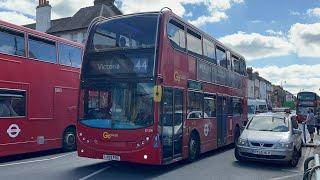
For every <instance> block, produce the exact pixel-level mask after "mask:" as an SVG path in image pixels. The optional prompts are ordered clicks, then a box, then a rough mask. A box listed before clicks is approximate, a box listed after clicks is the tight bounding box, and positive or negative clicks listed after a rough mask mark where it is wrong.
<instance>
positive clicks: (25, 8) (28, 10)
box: [0, 0, 93, 24]
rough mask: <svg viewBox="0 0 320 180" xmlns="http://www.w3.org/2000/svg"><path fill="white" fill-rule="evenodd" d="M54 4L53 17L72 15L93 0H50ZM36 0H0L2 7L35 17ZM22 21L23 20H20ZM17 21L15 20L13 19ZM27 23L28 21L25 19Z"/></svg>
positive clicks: (90, 3)
mask: <svg viewBox="0 0 320 180" xmlns="http://www.w3.org/2000/svg"><path fill="white" fill-rule="evenodd" d="M50 4H51V5H52V18H53V19H57V18H62V17H67V16H72V15H73V14H74V13H76V12H77V11H78V10H79V9H80V8H82V7H86V6H91V5H93V0H50ZM37 5H38V1H36V0H0V7H1V8H3V9H5V10H6V11H15V12H18V13H20V14H26V15H29V16H31V17H34V18H35V15H36V7H37ZM19 21H20V22H21V20H19ZM11 22H13V23H15V21H11ZM25 22H26V23H24V24H27V22H28V21H25Z"/></svg>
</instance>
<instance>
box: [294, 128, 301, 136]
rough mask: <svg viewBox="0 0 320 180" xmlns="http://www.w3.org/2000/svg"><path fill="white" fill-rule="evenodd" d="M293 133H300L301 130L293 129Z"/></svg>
mask: <svg viewBox="0 0 320 180" xmlns="http://www.w3.org/2000/svg"><path fill="white" fill-rule="evenodd" d="M293 134H299V135H300V134H302V131H301V130H300V129H293Z"/></svg>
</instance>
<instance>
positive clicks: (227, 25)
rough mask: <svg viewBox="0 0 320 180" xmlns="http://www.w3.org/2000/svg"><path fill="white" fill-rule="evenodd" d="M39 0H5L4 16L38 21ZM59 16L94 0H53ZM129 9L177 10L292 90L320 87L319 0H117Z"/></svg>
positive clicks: (0, 9) (0, 14) (0, 0)
mask: <svg viewBox="0 0 320 180" xmlns="http://www.w3.org/2000/svg"><path fill="white" fill-rule="evenodd" d="M37 3H38V1H37V0H0V19H2V20H6V21H9V22H12V23H16V24H27V23H32V22H34V21H35V7H36V6H37ZM50 4H51V5H52V7H53V13H52V16H53V18H54V19H56V18H62V17H66V16H72V15H73V14H74V13H75V12H76V11H77V10H79V9H80V8H81V7H86V6H91V5H92V4H93V0H51V1H50ZM116 5H117V6H118V7H119V8H120V9H121V10H122V11H123V12H124V13H134V12H144V11H154V10H156V11H157V10H160V9H161V7H164V6H168V7H170V8H171V9H172V10H173V11H174V12H175V13H176V14H178V15H179V16H182V17H183V18H184V19H186V20H188V21H189V22H191V23H192V24H194V25H196V26H197V27H199V28H201V29H202V30H204V31H205V32H208V33H209V34H211V35H212V36H213V37H215V38H216V39H219V40H220V41H222V42H224V43H225V44H227V45H228V46H230V47H232V48H233V49H235V50H237V51H238V52H239V53H241V54H243V55H244V56H245V57H246V59H247V63H248V66H252V67H253V68H254V70H257V71H259V73H260V75H261V76H263V77H265V78H266V79H268V80H270V81H271V82H272V83H274V84H281V81H282V84H283V86H284V88H285V89H287V90H289V91H290V92H293V93H297V92H299V91H300V90H302V89H304V90H310V91H315V92H318V93H319V88H320V73H319V72H320V0H303V1H302V0H264V1H261V0H116Z"/></svg>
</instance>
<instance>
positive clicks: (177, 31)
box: [167, 20, 186, 51]
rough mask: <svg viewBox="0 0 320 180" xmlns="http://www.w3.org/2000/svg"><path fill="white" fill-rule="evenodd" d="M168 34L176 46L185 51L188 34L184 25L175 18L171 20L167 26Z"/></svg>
mask: <svg viewBox="0 0 320 180" xmlns="http://www.w3.org/2000/svg"><path fill="white" fill-rule="evenodd" d="M167 34H168V38H169V39H170V42H171V44H172V45H173V47H174V48H177V49H180V50H183V51H185V49H186V35H185V32H184V26H183V25H181V24H179V23H177V22H176V21H174V20H170V21H169V23H168V26H167Z"/></svg>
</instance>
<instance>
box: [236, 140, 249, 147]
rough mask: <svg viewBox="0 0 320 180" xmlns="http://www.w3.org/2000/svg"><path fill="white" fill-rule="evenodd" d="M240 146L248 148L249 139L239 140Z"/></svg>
mask: <svg viewBox="0 0 320 180" xmlns="http://www.w3.org/2000/svg"><path fill="white" fill-rule="evenodd" d="M238 145H239V146H248V140H247V139H242V138H239V139H238Z"/></svg>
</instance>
